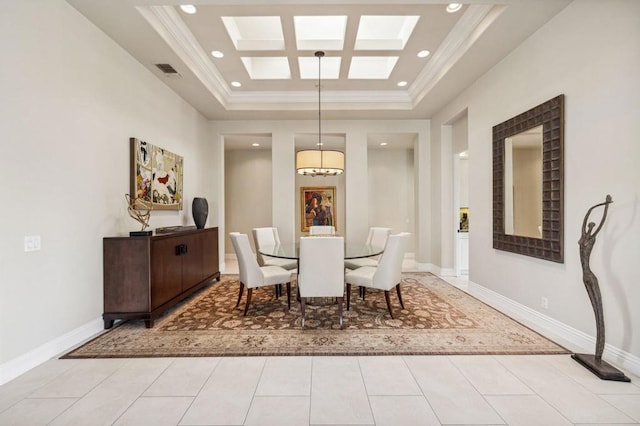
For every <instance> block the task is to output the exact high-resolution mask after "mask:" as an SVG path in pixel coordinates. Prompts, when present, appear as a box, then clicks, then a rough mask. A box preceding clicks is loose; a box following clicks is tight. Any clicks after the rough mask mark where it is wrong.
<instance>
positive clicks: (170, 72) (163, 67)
mask: <svg viewBox="0 0 640 426" xmlns="http://www.w3.org/2000/svg"><path fill="white" fill-rule="evenodd" d="M155 65H156V67H158V69H159V70H160V71H162V72H163V73H164V74H166V75H167V76H169V77H175V76H180V74H178V71H176V69H175V68H173V67H172V66H171V65H170V64H155Z"/></svg>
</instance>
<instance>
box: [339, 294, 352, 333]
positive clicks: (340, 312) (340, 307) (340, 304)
mask: <svg viewBox="0 0 640 426" xmlns="http://www.w3.org/2000/svg"><path fill="white" fill-rule="evenodd" d="M347 303H349V302H347ZM338 314H339V315H340V330H342V327H343V324H342V297H338Z"/></svg>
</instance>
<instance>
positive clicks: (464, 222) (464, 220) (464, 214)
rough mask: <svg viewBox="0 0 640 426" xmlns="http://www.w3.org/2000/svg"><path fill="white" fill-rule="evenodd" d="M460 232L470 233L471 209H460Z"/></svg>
mask: <svg viewBox="0 0 640 426" xmlns="http://www.w3.org/2000/svg"><path fill="white" fill-rule="evenodd" d="M459 229H460V231H461V232H468V231H469V207H460V228H459Z"/></svg>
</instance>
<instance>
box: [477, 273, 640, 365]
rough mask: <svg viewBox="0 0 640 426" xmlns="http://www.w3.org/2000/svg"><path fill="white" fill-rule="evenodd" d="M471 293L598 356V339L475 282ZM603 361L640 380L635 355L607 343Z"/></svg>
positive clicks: (572, 346)
mask: <svg viewBox="0 0 640 426" xmlns="http://www.w3.org/2000/svg"><path fill="white" fill-rule="evenodd" d="M468 292H469V293H470V294H471V295H473V296H475V297H477V298H478V299H480V300H482V301H483V302H485V303H486V304H488V305H490V306H492V307H494V308H496V309H497V310H499V311H500V312H502V313H504V314H506V315H509V316H510V317H512V318H513V319H515V320H517V321H520V322H522V323H523V324H525V325H526V326H528V327H530V328H532V329H533V330H535V331H537V332H538V333H540V334H542V335H543V336H545V337H547V338H549V339H552V340H553V341H555V342H557V343H559V344H561V345H563V346H565V347H566V348H567V349H569V350H571V351H573V352H586V353H594V351H595V346H596V339H595V337H594V336H590V335H588V334H586V333H584V332H582V331H580V330H577V329H575V328H573V327H570V326H568V325H567V324H564V323H562V322H560V321H558V320H556V319H554V318H551V317H549V316H547V315H544V314H542V313H540V312H538V311H536V310H534V309H531V308H529V307H528V306H525V305H522V304H520V303H518V302H515V301H513V300H511V299H509V298H507V297H505V296H503V295H501V294H499V293H496V292H494V291H493V290H489V289H488V288H486V287H483V286H481V285H479V284H476V283H474V282H472V281H469V284H468ZM602 358H603V359H605V360H606V361H607V362H609V363H611V364H612V365H615V366H617V367H618V368H620V369H623V370H626V371H629V372H631V373H632V374H635V375H636V376H640V357H638V356H636V355H634V354H631V353H629V352H626V351H624V350H622V349H620V348H617V347H615V346H613V345H610V344H608V343H607V344H605V348H604V353H603V355H602Z"/></svg>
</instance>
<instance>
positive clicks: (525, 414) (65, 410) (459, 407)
mask: <svg viewBox="0 0 640 426" xmlns="http://www.w3.org/2000/svg"><path fill="white" fill-rule="evenodd" d="M407 269H410V265H407ZM231 271H232V269H230V266H229V265H227V272H228V273H230V272H231ZM455 284H456V285H458V286H463V285H464V280H461V281H458V282H456V283H455ZM628 375H629V374H628ZM629 376H630V377H631V379H632V383H619V382H610V381H602V380H599V379H598V378H597V377H595V376H594V375H593V374H591V373H590V372H588V371H587V370H586V369H584V368H583V367H581V366H580V365H579V364H577V363H576V362H575V361H573V360H572V359H571V358H570V356H569V355H537V356H530V355H499V356H497V355H494V356H489V355H487V356H484V355H482V356H480V355H475V356H466V355H456V356H387V357H238V358H151V359H149V358H147V359H87V360H78V359H71V360H70V359H66V360H59V359H52V360H49V361H48V362H46V363H44V364H42V365H40V366H38V367H36V368H34V369H33V370H31V371H29V372H27V373H25V374H23V375H22V376H20V377H18V378H16V379H15V380H13V381H11V382H9V383H7V384H5V385H3V386H0V425H3V426H4V425H25V426H36V425H83V426H84V425H136V426H145V425H153V426H157V425H261V426H268V425H278V426H284V425H402V426H405V425H448V424H455V425H479V424H482V425H504V424H508V425H545V426H546V425H587V424H588V425H614V424H615V425H620V424H636V425H640V386H638V383H640V378H638V377H635V376H633V375H629Z"/></svg>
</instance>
